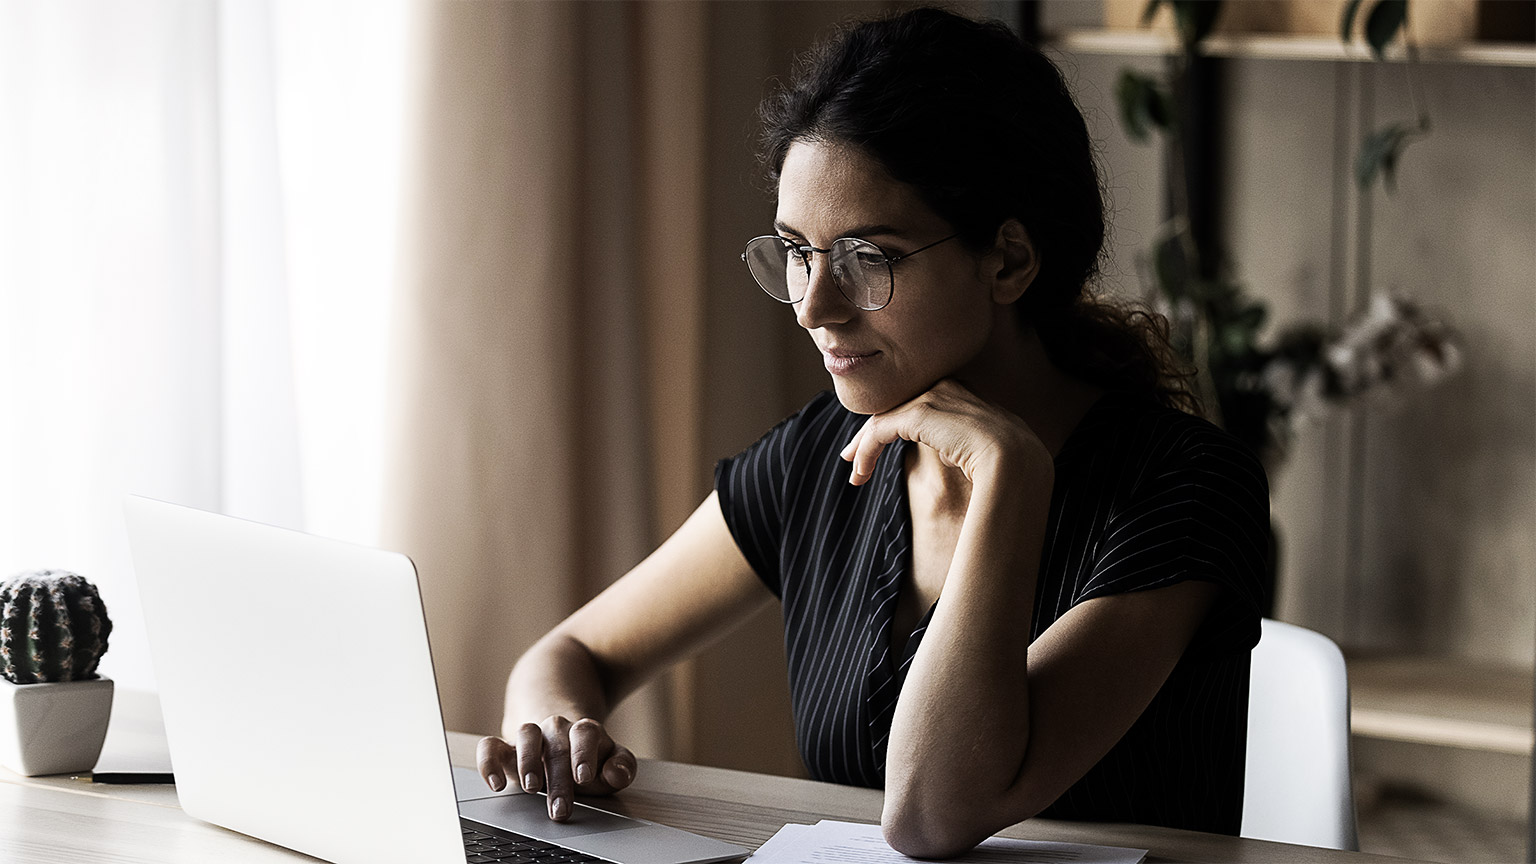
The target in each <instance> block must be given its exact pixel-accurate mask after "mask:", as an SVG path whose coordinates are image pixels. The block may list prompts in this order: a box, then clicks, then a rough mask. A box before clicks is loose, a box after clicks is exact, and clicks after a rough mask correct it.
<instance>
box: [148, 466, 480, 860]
mask: <svg viewBox="0 0 1536 864" xmlns="http://www.w3.org/2000/svg"><path fill="white" fill-rule="evenodd" d="M125 512H126V516H127V522H128V537H129V542H130V545H131V547H132V551H133V561H134V569H135V570H136V572H137V576H138V584H139V593H140V595H141V597H142V600H143V607H144V621H145V626H146V628H147V630H148V636H149V647H150V655H151V657H152V659H153V661H154V666H155V676H156V678H157V679H158V681H159V687H160V703H161V707H162V709H163V711H164V715H165V731H166V738H167V741H168V742H169V745H170V751H171V758H172V761H173V765H174V769H175V773H176V792H177V795H178V796H179V797H180V799H181V805H182V808H183V809H185V810H186V812H187V813H189V814H191V815H193V816H195V817H197V818H199V819H203V820H205V821H208V822H212V823H214V824H217V825H222V826H224V827H226V828H230V829H233V830H235V831H239V832H241V833H243V834H249V835H251V836H253V837H259V838H261V839H263V840H267V841H269V842H272V843H276V844H278V845H281V846H286V847H288V848H290V849H294V850H297V851H300V852H305V853H308V854H310V855H314V856H317V857H319V858H324V859H326V860H328V861H333V862H337V864H351V862H358V864H363V862H401V864H423V862H438V861H443V862H448V861H454V862H462V861H463V860H464V847H463V840H462V836H461V833H460V828H459V819H458V813H457V809H456V806H455V800H454V799H455V795H454V788H453V780H452V773H451V769H450V766H449V760H448V747H447V741H446V739H445V737H444V734H443V718H442V712H441V709H440V707H439V705H438V698H437V686H436V683H435V678H434V677H433V671H432V655H431V652H430V650H429V648H428V643H427V630H426V620H425V617H424V615H423V613H422V608H421V595H420V592H419V589H418V587H417V582H416V569H415V567H414V566H413V565H412V564H411V561H410V559H408V558H406V557H405V556H403V555H398V554H395V553H390V552H383V551H379V550H375V549H368V548H364V547H360V546H353V545H351V544H347V543H341V542H338V541H334V540H326V539H323V538H319V537H313V536H310V535H307V534H301V533H298V532H294V531H287V530H284V529H280V528H273V527H270V526H267V525H260V524H257V523H254V522H246V521H242V520H238V519H232V518H229V517H225V516H219V515H215V514H212V513H205V512H202V511H200V510H194V509H191V508H187V507H181V506H178V505H174V504H166V503H163V502H160V501H153V500H150V499H147V498H139V497H136V496H135V497H130V498H129V499H128V501H127V502H126V504H125ZM251 646H261V650H259V651H253V650H251Z"/></svg>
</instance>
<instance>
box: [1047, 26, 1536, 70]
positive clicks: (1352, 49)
mask: <svg viewBox="0 0 1536 864" xmlns="http://www.w3.org/2000/svg"><path fill="white" fill-rule="evenodd" d="M1045 44H1046V45H1047V46H1049V47H1051V48H1055V49H1057V50H1060V51H1065V52H1068V53H1082V54H1115V55H1124V56H1159V55H1163V56H1166V55H1170V54H1174V53H1176V52H1177V51H1178V50H1179V46H1178V42H1177V40H1176V39H1175V38H1174V37H1173V36H1172V35H1171V34H1166V33H1158V32H1153V31H1151V30H1100V29H1074V30H1063V31H1061V32H1059V33H1054V34H1048V35H1047V36H1046V38H1045ZM1203 47H1204V49H1205V53H1207V54H1209V55H1211V56H1213V57H1235V58H1254V59H1261V60H1325V61H1347V62H1366V61H1371V60H1374V59H1375V58H1374V57H1372V56H1371V52H1370V49H1368V48H1366V47H1365V46H1364V45H1363V44H1361V45H1345V44H1344V43H1343V42H1341V41H1340V40H1339V39H1338V38H1337V37H1330V36H1279V35H1273V34H1263V33H1255V34H1215V35H1212V36H1209V37H1207V38H1206V40H1205V42H1204V43H1203ZM1386 59H1387V60H1388V61H1402V60H1403V59H1405V57H1404V51H1403V48H1402V46H1401V45H1392V46H1390V47H1389V49H1388V51H1387V56H1386ZM1419 59H1420V60H1422V61H1424V62H1426V63H1461V64H1466V65H1474V66H1521V67H1531V68H1536V45H1533V44H1530V43H1526V42H1469V43H1465V44H1462V45H1431V46H1424V47H1422V48H1420V49H1419Z"/></svg>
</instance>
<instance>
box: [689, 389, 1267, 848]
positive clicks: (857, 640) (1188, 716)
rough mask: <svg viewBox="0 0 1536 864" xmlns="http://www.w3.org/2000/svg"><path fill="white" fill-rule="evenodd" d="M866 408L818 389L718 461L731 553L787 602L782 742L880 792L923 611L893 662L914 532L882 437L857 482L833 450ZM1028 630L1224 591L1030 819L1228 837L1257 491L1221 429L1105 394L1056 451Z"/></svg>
mask: <svg viewBox="0 0 1536 864" xmlns="http://www.w3.org/2000/svg"><path fill="white" fill-rule="evenodd" d="M864 419H865V418H864V417H863V416H862V415H857V414H853V413H851V412H849V411H847V410H845V409H844V408H843V407H842V406H841V404H839V403H838V401H837V399H836V397H835V396H834V395H832V394H831V393H830V392H824V393H822V394H820V395H819V396H817V397H816V398H815V399H813V400H812V401H811V402H810V403H809V404H807V405H806V406H805V407H804V408H802V409H801V410H800V411H799V412H797V413H795V414H794V415H792V416H791V417H789V418H788V419H786V420H784V421H783V422H782V423H780V424H779V425H778V426H775V427H774V428H773V429H772V430H770V431H769V432H768V433H767V434H766V435H764V436H763V437H762V438H761V439H760V440H759V441H758V442H757V443H755V444H753V445H752V446H751V447H748V448H747V449H746V450H745V451H743V452H742V453H740V454H738V455H737V456H735V457H733V458H729V459H722V460H721V461H720V463H719V464H718V465H717V466H716V469H715V488H716V490H717V491H718V493H719V498H720V507H721V510H722V512H723V513H724V516H725V520H726V524H727V525H728V526H729V528H730V531H731V533H732V535H733V536H734V537H735V540H736V543H737V545H738V546H739V547H740V548H741V551H742V553H743V555H744V556H745V557H746V559H747V561H748V562H750V563H751V565H752V567H753V569H754V570H756V571H757V574H758V576H759V577H760V578H761V579H762V580H763V582H764V583H765V584H766V585H767V586H768V588H769V589H770V590H772V591H773V592H774V594H775V595H777V596H778V597H779V598H780V600H781V601H782V602H783V609H784V646H785V650H786V652H787V657H788V665H789V678H790V681H789V686H790V698H791V704H792V707H793V711H794V718H795V729H796V738H797V740H798V743H799V748H800V752H801V755H802V757H803V758H804V759H805V764H806V767H807V769H808V770H809V771H810V774H811V776H812V777H814V778H816V779H819V780H826V781H830V782H835V783H846V784H853V785H859V786H871V787H881V786H883V785H884V769H885V751H886V736H887V735H888V733H889V732H890V726H891V716H892V713H893V712H894V710H895V706H896V699H897V696H898V694H899V693H900V690H901V685H902V681H903V680H904V678H905V675H906V670H907V668H908V664H909V663H910V662H911V660H912V657H913V655H914V654H915V653H916V651H917V646H918V645H919V643H920V641H921V639H922V634H923V631H924V630H925V629H926V627H927V624H928V621H929V619H930V618H931V617H932V615H933V610H932V609H929V610H928V611H927V614H926V615H925V616H924V617H923V618H922V620H921V621H920V622H919V623H918V626H917V628H916V629H915V630H914V631H913V633H912V635H911V638H910V639H909V640H908V641H907V643H906V647H905V650H904V651H903V652H902V653H901V656H899V657H897V658H892V657H890V656H889V654H890V650H889V646H890V645H891V626H892V623H891V619H892V616H893V614H894V611H895V605H896V604H895V598H896V592H897V589H898V587H899V586H900V585H901V583H902V579H903V576H904V575H905V573H906V571H907V568H908V567H909V566H910V558H911V549H912V531H911V523H910V515H909V511H908V508H907V501H906V492H907V490H906V483H905V481H904V477H903V471H902V469H903V466H904V463H905V459H904V458H903V457H904V454H905V452H906V448H908V447H910V446H912V445H911V444H909V443H908V442H905V441H897V442H896V443H895V444H894V445H892V447H890V448H887V450H886V452H885V453H884V454H883V455H882V456H881V457H880V460H879V462H878V463H877V465H876V468H875V473H874V476H873V477H872V478H871V479H870V481H869V482H868V483H866V484H864V485H863V486H857V487H855V486H851V485H849V483H848V472H849V467H850V466H849V464H848V463H846V462H844V461H843V460H842V459H841V458H839V456H838V452H839V451H840V450H841V449H842V448H843V445H844V444H846V443H847V442H848V441H849V439H851V438H852V437H853V435H854V433H855V432H856V431H857V430H858V428H859V425H860V424H861V423H863V421H864ZM1055 467H1056V478H1055V487H1054V491H1053V492H1052V496H1051V507H1050V516H1049V518H1048V521H1047V524H1046V533H1045V538H1046V540H1045V545H1044V548H1043V550H1042V554H1041V566H1040V575H1039V587H1038V589H1037V591H1036V596H1035V607H1034V615H1033V620H1032V622H1031V625H1030V630H1029V638H1030V640H1031V641H1033V640H1034V639H1035V638H1036V637H1037V636H1039V635H1040V633H1042V632H1044V630H1045V629H1046V628H1047V627H1049V626H1051V624H1052V623H1053V622H1054V621H1056V619H1057V618H1059V617H1061V615H1062V614H1063V613H1065V612H1066V611H1067V610H1068V609H1070V608H1071V607H1072V606H1074V605H1076V604H1078V603H1081V602H1083V601H1085V600H1089V599H1092V598H1094V597H1100V596H1104V595H1109V594H1117V593H1120V592H1125V591H1142V590H1146V589H1150V588H1158V587H1162V586H1166V585H1172V584H1175V583H1177V582H1182V581H1184V580H1186V579H1200V580H1205V581H1209V582H1214V583H1216V584H1218V585H1221V586H1222V587H1224V588H1226V589H1227V590H1225V591H1223V592H1221V594H1220V599H1219V600H1218V601H1217V603H1216V605H1215V607H1214V608H1213V609H1212V611H1211V613H1210V614H1209V616H1208V617H1207V619H1206V621H1205V622H1204V623H1203V625H1202V626H1201V629H1200V630H1199V632H1198V633H1197V634H1196V636H1195V639H1194V641H1193V642H1192V643H1191V645H1190V646H1189V648H1188V649H1187V650H1186V651H1185V654H1184V656H1183V658H1182V659H1181V660H1180V661H1179V663H1178V665H1177V666H1176V667H1175V669H1174V671H1173V673H1172V674H1171V676H1170V677H1169V679H1168V681H1167V682H1166V683H1165V684H1164V685H1163V687H1162V689H1161V690H1160V691H1159V692H1158V694H1157V696H1156V697H1154V698H1153V700H1152V703H1151V704H1150V705H1149V706H1148V707H1147V709H1146V711H1145V712H1143V713H1142V715H1141V717H1140V718H1139V719H1138V720H1137V721H1136V722H1135V724H1134V725H1133V726H1132V727H1131V729H1130V730H1129V731H1128V732H1126V734H1125V736H1124V737H1123V738H1122V739H1121V740H1120V741H1119V742H1118V743H1117V744H1116V745H1115V746H1114V748H1113V749H1111V750H1110V752H1109V753H1108V754H1107V755H1106V756H1105V757H1104V758H1103V759H1102V760H1101V761H1100V762H1099V763H1098V764H1097V765H1095V766H1094V767H1093V768H1092V769H1090V770H1089V771H1088V773H1087V774H1086V775H1085V776H1084V777H1083V778H1082V779H1081V780H1079V781H1078V782H1077V783H1076V784H1075V785H1073V786H1072V787H1071V788H1070V789H1068V790H1067V791H1066V792H1065V793H1064V794H1063V795H1062V796H1061V797H1060V798H1058V799H1057V800H1056V802H1055V803H1054V804H1053V805H1052V806H1051V807H1050V808H1048V809H1047V810H1046V811H1045V812H1044V813H1042V814H1041V815H1042V816H1047V817H1052V818H1061V819H1085V820H1105V821H1123V822H1138V823H1143V824H1153V825H1166V826H1170V827H1177V828H1190V829H1196V830H1201V831H1214V832H1220V833H1227V834H1236V833H1237V832H1238V828H1239V825H1240V823H1241V820H1242V794H1243V759H1244V742H1245V737H1246V729H1247V707H1248V659H1249V653H1248V652H1249V649H1250V648H1252V647H1253V645H1254V644H1255V643H1256V642H1257V641H1258V638H1259V610H1260V609H1261V608H1262V606H1261V602H1260V601H1261V598H1260V596H1259V594H1260V592H1261V590H1262V589H1261V588H1260V585H1261V582H1260V573H1261V572H1262V571H1263V569H1264V567H1265V564H1266V560H1267V555H1268V550H1269V540H1268V536H1269V535H1268V527H1269V485H1268V481H1267V479H1266V478H1265V475H1264V470H1263V468H1262V466H1261V465H1260V464H1259V462H1258V460H1257V459H1255V458H1254V456H1253V455H1252V453H1251V452H1250V451H1249V450H1248V449H1247V448H1246V447H1245V446H1244V445H1243V444H1242V443H1240V442H1239V441H1237V439H1235V438H1233V437H1232V436H1230V435H1228V434H1227V433H1226V432H1223V431H1222V430H1221V429H1219V428H1217V427H1216V426H1214V425H1212V424H1210V423H1208V422H1206V421H1204V420H1202V419H1199V418H1197V417H1193V416H1191V415H1189V414H1185V413H1183V412H1181V411H1177V410H1173V409H1170V408H1166V407H1164V406H1161V405H1159V404H1157V403H1156V402H1153V401H1150V400H1147V399H1143V398H1139V397H1136V396H1132V395H1129V394H1124V393H1117V392H1110V393H1107V394H1106V395H1105V396H1103V397H1102V398H1100V399H1099V401H1098V402H1096V403H1095V404H1094V405H1093V407H1092V408H1090V409H1089V411H1088V413H1087V414H1086V415H1085V416H1084V417H1083V419H1082V421H1081V422H1080V423H1079V424H1078V426H1077V428H1076V429H1075V430H1073V432H1072V434H1071V435H1070V436H1069V437H1068V439H1067V441H1066V443H1065V444H1064V445H1063V447H1062V449H1061V451H1060V453H1058V455H1057V456H1056V461H1055Z"/></svg>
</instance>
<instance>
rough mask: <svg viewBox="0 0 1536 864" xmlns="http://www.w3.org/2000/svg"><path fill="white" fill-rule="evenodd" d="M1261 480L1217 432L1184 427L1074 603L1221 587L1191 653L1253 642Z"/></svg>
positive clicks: (1111, 527) (1264, 523)
mask: <svg viewBox="0 0 1536 864" xmlns="http://www.w3.org/2000/svg"><path fill="white" fill-rule="evenodd" d="M1269 530H1270V529H1269V481H1268V478H1267V477H1266V476H1265V474H1264V468H1263V466H1262V465H1261V464H1260V463H1259V461H1258V459H1257V458H1255V457H1254V456H1253V454H1252V452H1251V451H1250V450H1249V449H1248V448H1247V447H1245V446H1244V445H1243V444H1242V443H1241V442H1239V441H1238V440H1237V439H1235V438H1232V437H1231V436H1230V435H1228V434H1227V433H1225V432H1222V431H1221V430H1220V429H1218V428H1216V427H1214V426H1210V425H1208V424H1204V423H1203V421H1201V422H1200V423H1199V425H1194V424H1191V425H1190V427H1189V428H1187V429H1186V430H1185V431H1184V433H1183V434H1181V435H1179V436H1177V439H1176V440H1175V441H1173V442H1172V443H1171V444H1170V446H1168V447H1167V448H1166V449H1164V450H1163V452H1162V453H1161V454H1156V455H1153V456H1151V457H1149V459H1148V462H1147V464H1146V466H1145V474H1144V476H1142V477H1139V478H1137V479H1136V481H1135V483H1134V485H1133V486H1132V487H1131V491H1130V494H1129V495H1128V496H1127V497H1126V498H1125V499H1124V501H1123V502H1122V503H1121V504H1120V505H1119V507H1118V510H1117V512H1116V513H1114V515H1112V516H1111V517H1110V519H1109V521H1108V523H1107V525H1106V526H1105V533H1104V536H1103V539H1102V541H1101V542H1100V544H1099V548H1098V553H1097V555H1096V557H1095V560H1094V564H1093V571H1092V576H1091V578H1090V579H1089V580H1088V581H1087V582H1086V583H1085V584H1084V585H1083V587H1082V590H1081V592H1080V593H1079V596H1078V597H1077V598H1075V601H1074V602H1082V601H1084V600H1089V599H1092V598H1094V597H1100V596H1106V595H1111V594H1121V593H1126V592H1130V591H1145V590H1149V589H1152V588H1161V587H1164V586H1168V585H1174V584H1177V583H1179V582H1184V581H1186V580H1191V579H1196V580H1200V581H1204V582H1212V583H1215V584H1217V585H1219V586H1221V587H1222V588H1224V589H1226V590H1224V591H1223V592H1222V594H1221V597H1220V598H1219V599H1218V600H1217V602H1216V605H1215V607H1214V608H1213V609H1212V611H1211V613H1210V614H1209V615H1208V616H1207V618H1206V621H1205V623H1204V625H1202V627H1201V629H1200V631H1199V632H1197V633H1196V635H1195V639H1194V641H1193V642H1192V643H1191V649H1192V651H1200V650H1247V649H1249V648H1251V647H1253V645H1255V644H1257V642H1258V638H1259V619H1260V617H1261V614H1262V610H1263V608H1264V598H1263V591H1264V589H1263V584H1264V580H1263V574H1264V571H1265V568H1266V567H1267V566H1268V562H1269V554H1270V541H1269Z"/></svg>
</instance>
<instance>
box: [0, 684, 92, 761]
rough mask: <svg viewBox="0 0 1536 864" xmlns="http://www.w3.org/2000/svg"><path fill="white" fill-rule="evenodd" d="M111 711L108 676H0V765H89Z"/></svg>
mask: <svg viewBox="0 0 1536 864" xmlns="http://www.w3.org/2000/svg"><path fill="white" fill-rule="evenodd" d="M111 717H112V679H111V678H107V677H104V676H102V677H97V678H92V679H90V680H88V681H61V682H59V683H55V684H12V683H11V682H10V681H7V680H5V679H4V678H0V765H4V766H5V767H7V768H9V769H11V770H12V771H15V772H16V773H17V774H21V775H24V776H27V777H36V776H38V775H40V774H72V773H76V772H80V771H89V770H91V769H92V768H93V767H95V765H96V758H97V757H98V756H100V755H101V743H102V742H103V741H105V740H106V738H107V721H108V720H109V719H111Z"/></svg>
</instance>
